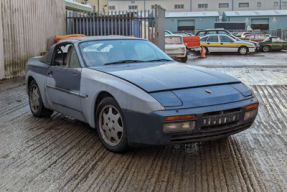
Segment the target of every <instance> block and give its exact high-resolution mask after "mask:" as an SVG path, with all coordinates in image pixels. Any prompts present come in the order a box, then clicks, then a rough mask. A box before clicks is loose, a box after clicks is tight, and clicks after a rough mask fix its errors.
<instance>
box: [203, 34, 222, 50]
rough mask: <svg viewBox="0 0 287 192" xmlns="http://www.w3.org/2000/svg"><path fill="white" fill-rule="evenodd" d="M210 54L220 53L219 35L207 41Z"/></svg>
mask: <svg viewBox="0 0 287 192" xmlns="http://www.w3.org/2000/svg"><path fill="white" fill-rule="evenodd" d="M206 46H207V47H208V51H209V52H220V43H219V40H218V35H212V36H210V37H208V39H207V45H206Z"/></svg>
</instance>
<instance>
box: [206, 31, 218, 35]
mask: <svg viewBox="0 0 287 192" xmlns="http://www.w3.org/2000/svg"><path fill="white" fill-rule="evenodd" d="M207 34H208V35H212V34H216V31H208V32H207Z"/></svg>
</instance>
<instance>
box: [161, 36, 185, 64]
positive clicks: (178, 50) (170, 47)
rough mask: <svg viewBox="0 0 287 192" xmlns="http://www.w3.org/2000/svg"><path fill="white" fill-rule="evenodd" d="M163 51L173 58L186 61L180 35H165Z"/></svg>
mask: <svg viewBox="0 0 287 192" xmlns="http://www.w3.org/2000/svg"><path fill="white" fill-rule="evenodd" d="M165 53H166V54H168V55H169V56H170V57H172V58H174V59H180V60H181V62H182V63H185V62H186V61H187V54H186V46H185V45H184V43H183V39H182V36H181V35H167V36H165Z"/></svg>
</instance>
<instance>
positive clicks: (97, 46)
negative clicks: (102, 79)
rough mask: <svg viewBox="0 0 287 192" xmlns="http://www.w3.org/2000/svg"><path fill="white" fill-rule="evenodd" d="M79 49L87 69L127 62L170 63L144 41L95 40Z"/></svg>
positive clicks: (149, 43) (163, 55)
mask: <svg viewBox="0 0 287 192" xmlns="http://www.w3.org/2000/svg"><path fill="white" fill-rule="evenodd" d="M79 48H80V52H81V54H82V57H83V59H84V61H85V64H86V65H87V66H88V67H92V66H102V65H105V64H120V63H127V62H131V63H136V62H146V61H160V60H166V61H172V59H171V58H170V57H169V56H167V55H166V54H165V53H164V52H163V51H161V50H160V49H159V48H157V47H156V46H155V45H154V44H152V43H151V42H149V41H145V40H136V39H135V40H103V41H96V40H95V41H87V42H83V43H80V45H79Z"/></svg>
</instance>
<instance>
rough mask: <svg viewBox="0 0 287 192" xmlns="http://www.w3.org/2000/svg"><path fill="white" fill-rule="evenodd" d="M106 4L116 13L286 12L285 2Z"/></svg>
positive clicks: (114, 0)
mask: <svg viewBox="0 0 287 192" xmlns="http://www.w3.org/2000/svg"><path fill="white" fill-rule="evenodd" d="M77 1H78V0H77ZM89 1H92V0H88V2H89ZM94 1H95V0H94ZM108 4H109V10H116V11H119V10H150V9H153V8H154V5H155V4H157V5H160V6H161V7H163V8H165V9H166V11H167V12H190V11H192V12H205V11H218V12H219V14H220V15H222V14H223V12H224V11H247V10H287V0H249V1H246V0H176V1H175V0H109V2H108Z"/></svg>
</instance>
